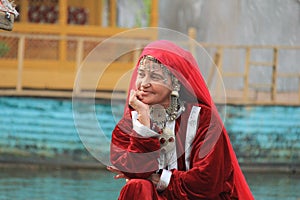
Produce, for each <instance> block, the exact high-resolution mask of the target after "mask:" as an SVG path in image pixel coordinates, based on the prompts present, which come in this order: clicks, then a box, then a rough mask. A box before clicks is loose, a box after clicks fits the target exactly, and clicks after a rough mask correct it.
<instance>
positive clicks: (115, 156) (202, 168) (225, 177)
mask: <svg viewBox="0 0 300 200" xmlns="http://www.w3.org/2000/svg"><path fill="white" fill-rule="evenodd" d="M143 55H151V56H153V57H155V58H156V59H158V60H159V61H160V62H161V63H162V64H164V65H165V66H167V67H168V69H169V70H170V71H171V72H172V73H173V74H174V75H175V76H176V77H177V78H178V80H179V81H180V82H181V83H182V88H181V90H180V98H181V99H182V100H183V101H185V110H184V111H183V112H182V113H181V114H180V115H179V116H178V118H177V119H176V120H175V121H174V122H173V123H170V127H171V128H170V130H171V129H172V130H173V132H174V133H175V140H174V142H175V144H176V148H175V151H173V152H170V153H169V154H168V155H171V156H169V158H171V159H169V158H168V157H162V152H161V149H160V138H159V134H160V133H157V132H156V130H151V129H149V128H148V129H149V130H148V129H147V128H146V127H143V126H141V125H140V124H138V122H136V119H135V118H136V117H135V111H134V110H132V109H131V108H130V107H126V108H125V112H124V116H123V118H122V119H121V120H120V122H119V123H118V124H117V125H116V127H115V129H114V131H113V134H112V143H111V163H112V164H113V165H114V166H115V167H117V168H118V169H119V170H121V171H122V172H123V173H124V174H125V175H126V176H128V177H129V178H130V179H131V180H130V181H129V182H127V183H126V184H125V186H124V187H123V189H122V190H121V193H120V197H119V199H180V200H181V199H242V200H248V199H254V198H253V196H252V194H251V191H250V189H249V187H248V185H247V183H246V181H245V178H244V176H243V174H242V172H241V169H240V167H239V164H238V161H237V159H236V156H235V153H234V151H233V149H232V146H231V144H230V140H229V137H228V135H227V132H226V130H225V128H224V126H223V123H222V121H221V119H220V117H219V115H218V112H217V109H216V107H215V105H214V103H213V102H212V100H211V97H210V94H209V91H208V89H207V88H206V84H205V82H204V80H203V78H202V75H201V73H200V71H199V68H198V65H197V63H196V61H195V60H194V59H193V57H192V56H191V54H190V53H188V52H187V51H185V50H183V49H182V48H180V47H178V46H177V45H175V44H173V43H171V42H169V41H156V42H153V43H151V44H149V45H148V46H146V47H145V49H144V51H143V53H142V55H141V57H142V56H143ZM136 71H137V70H135V71H134V73H133V76H132V80H131V84H130V89H133V88H134V85H135V84H134V83H135V80H136V74H137V73H136ZM171 142H172V141H171ZM166 155H167V154H166ZM174 155H175V159H174ZM162 162H164V163H166V165H164V164H163V165H162ZM161 168H163V169H165V170H163V171H164V172H163V173H162V175H161V176H164V178H166V180H167V181H166V182H164V183H166V184H165V185H164V187H163V189H162V190H157V188H155V186H154V185H153V184H152V182H151V181H149V180H147V178H149V176H151V174H153V173H155V172H157V170H158V169H161ZM165 172H166V173H165ZM164 178H162V177H161V179H164Z"/></svg>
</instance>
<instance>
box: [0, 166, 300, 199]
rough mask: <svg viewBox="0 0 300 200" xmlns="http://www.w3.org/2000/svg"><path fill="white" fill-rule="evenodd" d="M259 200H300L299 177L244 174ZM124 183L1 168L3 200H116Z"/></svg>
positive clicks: (97, 175) (87, 173)
mask: <svg viewBox="0 0 300 200" xmlns="http://www.w3.org/2000/svg"><path fill="white" fill-rule="evenodd" d="M245 176H246V179H247V181H248V183H249V186H250V188H251V190H252V192H253V194H254V196H255V198H256V199H258V200H260V199H262V200H273V199H276V200H277V199H285V200H299V199H300V194H299V186H300V175H299V174H287V173H245ZM123 184H124V180H114V179H113V175H112V174H111V173H109V172H107V171H106V170H74V169H64V170H62V169H51V170H49V169H47V170H45V169H28V168H14V169H8V168H3V169H2V168H1V170H0V199H1V200H11V199H14V200H29V199H30V200H47V199H49V200H50V199H51V200H82V199H86V200H90V199H92V200H93V199H99V200H102V199H105V200H113V199H117V197H118V194H119V190H120V188H121V187H122V185H123Z"/></svg>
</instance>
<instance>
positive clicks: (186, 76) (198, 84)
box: [125, 40, 254, 199]
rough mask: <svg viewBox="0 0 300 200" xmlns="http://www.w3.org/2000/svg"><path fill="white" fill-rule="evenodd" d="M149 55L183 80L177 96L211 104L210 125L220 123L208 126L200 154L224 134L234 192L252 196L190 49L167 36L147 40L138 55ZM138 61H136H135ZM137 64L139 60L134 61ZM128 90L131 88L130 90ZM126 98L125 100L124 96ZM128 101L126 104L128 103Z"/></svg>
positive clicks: (133, 80) (133, 83) (239, 195)
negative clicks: (231, 170) (213, 129)
mask: <svg viewBox="0 0 300 200" xmlns="http://www.w3.org/2000/svg"><path fill="white" fill-rule="evenodd" d="M144 55H151V56H153V57H155V58H156V59H157V60H158V61H160V62H161V63H162V64H163V65H165V66H166V67H167V68H168V69H169V70H170V71H171V72H172V73H173V74H174V75H175V76H176V77H177V79H178V80H179V81H180V83H181V84H182V86H181V90H180V98H181V99H182V100H183V101H185V102H191V103H192V102H195V103H198V104H202V105H203V104H204V105H205V106H208V107H210V108H211V110H212V111H213V113H214V114H212V116H211V122H210V124H211V125H214V126H216V124H217V126H219V127H220V128H219V133H215V132H212V131H211V132H210V131H209V130H208V133H207V137H206V139H205V143H204V144H203V145H202V147H201V151H200V156H201V157H204V156H205V155H207V154H208V153H209V151H210V150H211V149H212V146H213V145H214V144H215V143H216V141H217V138H218V137H219V136H220V134H221V133H222V134H224V135H225V138H226V139H225V142H226V143H227V146H228V148H229V154H230V155H229V156H230V158H231V160H232V166H233V168H234V185H235V188H236V192H237V194H238V197H239V198H240V199H254V198H253V196H252V194H251V191H250V189H249V187H248V184H247V182H246V180H245V178H244V175H243V173H242V171H241V169H240V166H239V164H238V161H237V158H236V155H235V152H234V150H233V148H232V145H231V143H230V140H229V136H228V134H227V132H226V130H225V128H224V126H223V122H222V120H221V118H220V117H219V114H218V111H217V109H216V107H215V104H214V102H213V101H212V98H211V96H210V93H209V90H208V88H207V86H206V83H205V81H204V79H203V77H202V75H201V72H200V69H199V67H198V64H197V62H196V60H195V59H194V58H193V56H192V55H191V53H189V52H188V51H185V50H184V49H182V48H181V47H179V46H177V45H175V44H174V43H172V42H170V41H167V40H159V41H155V42H152V43H150V44H148V45H147V46H146V47H145V48H144V50H143V52H142V54H141V56H140V59H141V58H142V57H143V56H144ZM138 63H139V62H138ZM137 66H138V64H137ZM137 66H136V68H135V69H134V72H133V75H132V79H131V82H130V88H129V91H130V90H131V89H135V82H136V78H137ZM129 93H130V92H129ZM127 101H128V100H127ZM127 105H128V104H127ZM128 109H130V108H129V106H128V107H126V108H125V113H126V111H128Z"/></svg>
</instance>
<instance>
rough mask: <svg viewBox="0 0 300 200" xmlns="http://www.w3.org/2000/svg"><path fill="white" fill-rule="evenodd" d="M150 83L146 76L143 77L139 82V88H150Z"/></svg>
mask: <svg viewBox="0 0 300 200" xmlns="http://www.w3.org/2000/svg"><path fill="white" fill-rule="evenodd" d="M150 82H151V80H150V78H149V77H148V76H145V77H144V78H143V80H142V82H141V86H142V87H145V88H147V87H150V86H151V83H150Z"/></svg>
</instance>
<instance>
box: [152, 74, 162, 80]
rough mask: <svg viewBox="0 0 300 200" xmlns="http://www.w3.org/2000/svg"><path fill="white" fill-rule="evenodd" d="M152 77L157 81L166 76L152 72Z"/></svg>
mask: <svg viewBox="0 0 300 200" xmlns="http://www.w3.org/2000/svg"><path fill="white" fill-rule="evenodd" d="M151 79H152V80H155V81H160V80H163V79H164V78H163V77H162V76H161V75H159V74H151Z"/></svg>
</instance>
